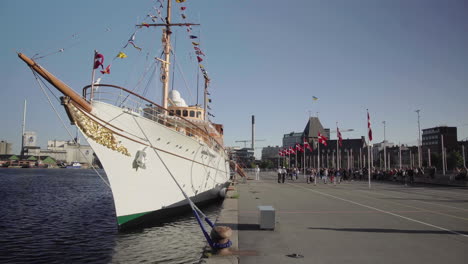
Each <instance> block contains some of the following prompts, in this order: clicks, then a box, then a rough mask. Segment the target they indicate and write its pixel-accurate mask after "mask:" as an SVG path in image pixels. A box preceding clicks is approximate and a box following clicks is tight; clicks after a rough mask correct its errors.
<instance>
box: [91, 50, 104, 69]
mask: <svg viewBox="0 0 468 264" xmlns="http://www.w3.org/2000/svg"><path fill="white" fill-rule="evenodd" d="M99 66H101V68H102V69H104V55H102V54H100V53H97V52H96V54H94V66H93V69H94V70H95V69H97V68H99Z"/></svg>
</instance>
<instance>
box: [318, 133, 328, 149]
mask: <svg viewBox="0 0 468 264" xmlns="http://www.w3.org/2000/svg"><path fill="white" fill-rule="evenodd" d="M327 140H328V138H327V137H325V136H324V135H322V134H320V132H319V133H318V142H319V143H322V144H323V145H325V146H326V145H327Z"/></svg>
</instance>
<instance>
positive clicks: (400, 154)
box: [398, 143, 401, 170]
mask: <svg viewBox="0 0 468 264" xmlns="http://www.w3.org/2000/svg"><path fill="white" fill-rule="evenodd" d="M398 145H399V150H398V151H399V156H400V157H399V158H400V170H401V144H400V143H398Z"/></svg>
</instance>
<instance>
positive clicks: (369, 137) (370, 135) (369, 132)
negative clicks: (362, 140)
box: [366, 109, 372, 189]
mask: <svg viewBox="0 0 468 264" xmlns="http://www.w3.org/2000/svg"><path fill="white" fill-rule="evenodd" d="M366 110H367V129H368V131H367V132H368V135H367V136H368V139H369V144H368V145H367V160H368V166H367V168H368V169H367V174H368V179H369V189H370V188H371V156H370V155H371V152H370V143H371V140H372V138H371V137H372V130H371V128H370V116H369V109H366Z"/></svg>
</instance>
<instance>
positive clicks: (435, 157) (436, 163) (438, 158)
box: [431, 152, 442, 169]
mask: <svg viewBox="0 0 468 264" xmlns="http://www.w3.org/2000/svg"><path fill="white" fill-rule="evenodd" d="M431 166H433V167H436V168H439V169H441V168H442V155H440V154H439V153H433V152H431Z"/></svg>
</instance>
